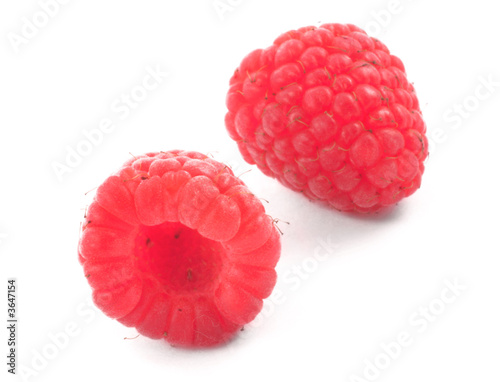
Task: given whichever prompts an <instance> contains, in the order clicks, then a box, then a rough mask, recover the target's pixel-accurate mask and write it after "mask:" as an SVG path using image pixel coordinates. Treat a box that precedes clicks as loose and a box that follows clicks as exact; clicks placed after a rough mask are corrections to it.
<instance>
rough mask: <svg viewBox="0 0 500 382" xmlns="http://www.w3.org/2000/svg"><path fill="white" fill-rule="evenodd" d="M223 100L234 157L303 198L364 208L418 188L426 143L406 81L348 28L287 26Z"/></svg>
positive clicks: (370, 42) (249, 62) (253, 56)
mask: <svg viewBox="0 0 500 382" xmlns="http://www.w3.org/2000/svg"><path fill="white" fill-rule="evenodd" d="M226 104H227V108H228V110H229V111H228V113H227V114H226V119H225V121H226V128H227V130H228V132H229V135H230V136H231V138H232V139H233V140H235V141H236V142H237V143H238V147H239V150H240V152H241V154H242V155H243V157H244V159H245V160H246V161H247V162H248V163H250V164H256V165H257V166H258V167H259V169H260V170H261V171H262V172H263V173H264V174H266V175H268V176H271V177H274V178H276V179H278V180H279V181H280V182H281V183H282V184H284V185H285V186H287V187H289V188H291V189H293V190H296V191H299V192H302V193H304V194H305V195H306V196H307V197H309V198H310V199H315V200H316V199H319V200H322V201H324V202H327V203H328V204H329V205H331V206H333V207H334V208H336V209H338V210H342V211H349V210H357V211H361V212H370V211H376V210H378V209H380V208H381V207H382V206H388V205H391V204H395V203H397V202H399V201H400V200H401V199H402V198H403V197H406V196H409V195H411V194H412V193H413V192H415V190H417V189H418V188H419V187H420V183H421V176H422V173H423V171H424V164H423V162H424V159H425V158H426V157H427V139H426V137H425V130H426V127H425V124H424V121H423V119H422V114H421V111H420V107H419V103H418V99H417V96H416V94H415V90H414V88H413V85H412V84H411V83H409V82H408V80H407V78H406V73H405V68H404V66H403V63H402V62H401V60H400V59H399V58H397V57H396V56H393V55H391V54H390V53H389V50H388V49H387V47H386V46H385V45H384V44H382V43H381V42H380V41H378V40H376V39H374V38H372V37H369V36H368V35H367V34H366V33H365V32H364V31H363V30H361V29H360V28H358V27H356V26H354V25H342V24H325V25H322V26H320V27H305V28H301V29H298V30H293V31H290V32H287V33H285V34H283V35H281V36H280V37H278V38H277V39H276V40H275V41H274V44H273V45H272V46H270V47H268V48H267V49H258V50H255V51H253V52H252V53H250V54H249V55H248V56H246V57H245V58H244V59H243V61H242V62H241V64H240V66H239V68H238V69H237V70H236V71H235V73H234V75H233V77H232V78H231V80H230V89H229V92H228V94H227V99H226Z"/></svg>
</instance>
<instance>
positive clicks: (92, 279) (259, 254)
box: [78, 150, 281, 347]
mask: <svg viewBox="0 0 500 382" xmlns="http://www.w3.org/2000/svg"><path fill="white" fill-rule="evenodd" d="M280 248H281V247H280V234H279V232H278V230H277V228H276V227H275V226H274V224H273V219H272V218H271V217H269V216H268V215H267V214H266V213H265V210H264V206H263V205H262V203H261V201H260V200H259V199H258V198H257V197H256V196H254V195H253V194H252V193H251V192H250V190H248V188H247V187H246V186H245V184H244V183H243V182H242V181H241V180H240V179H239V178H237V177H236V176H234V174H233V172H232V171H231V169H230V168H228V167H227V166H225V165H224V164H222V163H219V162H217V161H215V160H213V159H211V158H209V157H207V156H206V155H203V154H200V153H198V152H193V151H181V150H172V151H168V152H158V153H149V154H146V155H141V156H135V157H133V158H131V159H130V160H129V161H127V162H126V163H125V164H124V165H123V166H122V167H121V168H120V169H119V170H118V171H117V172H116V173H115V174H114V175H112V176H110V177H109V178H107V179H106V180H105V181H104V183H103V184H102V185H101V186H100V187H99V188H98V189H97V191H96V195H95V197H94V200H93V201H92V203H91V204H90V206H89V207H88V210H87V212H86V216H85V221H84V223H83V226H82V233H81V237H80V242H79V247H78V255H79V260H80V263H81V264H82V266H83V269H84V274H85V277H86V278H87V280H88V283H89V284H90V286H91V287H92V290H93V300H94V303H95V304H96V306H97V307H98V308H100V309H101V310H102V311H103V312H104V313H105V314H106V315H107V316H109V317H111V318H114V319H117V320H118V321H119V322H121V323H122V324H124V325H126V326H129V327H135V328H136V329H137V331H138V332H139V333H140V334H142V335H144V336H146V337H150V338H154V339H164V340H166V341H168V342H169V343H170V344H172V345H176V346H183V347H210V346H215V345H219V344H222V343H225V342H227V341H228V340H230V339H231V338H232V337H233V336H234V335H235V333H237V331H238V330H240V329H241V328H242V327H243V325H245V324H247V323H248V322H250V321H251V320H253V319H254V318H255V316H256V315H257V314H258V313H259V312H260V310H261V309H262V305H263V299H265V298H266V297H268V296H269V295H270V293H271V291H272V290H273V288H274V285H275V283H276V272H275V270H274V268H275V266H276V263H277V261H278V259H279V256H280Z"/></svg>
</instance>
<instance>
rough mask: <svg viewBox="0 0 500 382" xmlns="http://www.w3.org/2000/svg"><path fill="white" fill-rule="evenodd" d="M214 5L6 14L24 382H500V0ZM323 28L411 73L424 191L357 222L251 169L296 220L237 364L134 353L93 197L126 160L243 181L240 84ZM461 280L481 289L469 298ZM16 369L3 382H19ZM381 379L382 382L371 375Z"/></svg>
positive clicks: (3, 119)
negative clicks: (209, 163)
mask: <svg viewBox="0 0 500 382" xmlns="http://www.w3.org/2000/svg"><path fill="white" fill-rule="evenodd" d="M47 1H48V0H43V1H42V3H46V2H47ZM213 3H214V2H213V0H203V1H202V0H198V1H181V0H174V1H161V0H144V1H123V0H108V1H97V0H86V1H77V0H74V1H68V2H67V4H64V5H60V6H59V9H58V10H57V12H55V11H54V12H53V13H54V14H53V16H50V17H48V18H47V20H44V16H43V15H40V14H39V13H38V12H40V11H41V9H42V8H41V6H40V2H38V1H32V0H30V1H16V2H10V1H9V2H7V1H3V2H2V3H1V5H0V26H1V32H2V33H3V39H2V40H1V43H0V129H1V130H0V131H1V133H0V134H1V136H0V164H1V172H0V174H1V177H2V186H1V188H0V193H1V194H0V195H1V198H0V234H1V236H0V240H1V243H0V276H1V277H0V285H3V286H2V288H5V290H6V284H7V278H8V277H15V278H17V283H18V304H19V308H18V317H19V320H20V321H19V327H18V336H19V339H20V342H19V347H18V353H19V357H18V371H20V368H21V365H22V366H23V367H24V370H25V371H28V372H31V373H32V374H31V375H28V376H27V377H25V378H24V380H30V381H31V380H32V381H66V380H76V381H86V380H90V379H93V380H103V381H104V380H117V381H119V380H126V381H129V380H130V381H138V380H151V381H155V380H169V381H174V380H175V381H195V380H217V381H233V380H243V381H254V380H264V381H271V380H279V381H301V380H318V381H332V382H333V381H335V382H336V381H346V382H347V381H363V380H365V381H368V380H380V381H386V382H390V381H405V382H412V381H443V380H444V381H473V380H474V381H480V380H481V381H482V380H488V381H494V380H496V381H498V380H499V378H500V371H499V370H498V359H499V358H500V348H499V346H498V343H499V341H500V329H499V328H500V326H499V322H500V308H499V297H498V292H499V291H500V278H499V277H498V271H499V265H500V262H499V260H498V256H499V254H500V251H499V244H498V228H499V226H498V216H499V212H500V211H499V188H498V186H499V182H498V168H499V167H498V165H499V160H498V144H499V142H500V133H499V131H500V122H499V119H498V110H499V108H498V106H499V101H500V94H499V93H500V83H499V82H500V69H499V67H500V66H499V64H500V62H499V61H500V54H499V49H498V37H499V36H500V26H499V23H498V16H497V15H498V14H497V12H496V11H495V10H494V9H489V6H490V4H492V3H491V2H488V1H486V0H484V1H483V0H476V1H473V2H456V1H441V2H439V3H438V2H436V1H431V0H413V1H410V0H400V1H392V2H389V1H378V0H377V1H332V0H328V1H326V0H323V1H314V0H308V1H290V0H280V1H269V0H240V1H237V0H221V1H220V2H219V4H227V5H228V8H227V9H230V10H226V11H225V12H224V11H223V9H221V10H219V13H218V12H217V10H216V9H215V8H214V6H213ZM231 4H232V5H231ZM464 4H467V5H464ZM42 12H43V11H42ZM221 12H222V13H221ZM34 17H35V18H37V20H36V21H37V23H38V24H39V25H40V23H42V24H43V23H44V21H47V22H46V26H41V27H40V28H37V29H38V32H35V35H33V36H31V37H30V38H27V39H26V40H23V42H22V43H20V45H19V46H17V48H18V49H17V50H18V51H16V44H13V43H12V39H13V38H14V37H13V34H16V35H19V36H23V35H22V33H23V26H24V25H25V23H26V20H25V19H24V18H26V19H27V20H33V18H34ZM325 22H344V23H353V24H357V25H359V26H361V27H363V28H366V29H367V30H368V31H369V32H370V33H371V34H372V35H376V36H377V37H379V38H380V39H381V40H382V41H383V42H384V43H385V44H386V45H387V46H388V47H389V49H390V50H391V52H392V53H394V54H395V55H397V56H399V57H400V58H401V59H402V60H403V62H404V63H405V65H406V69H407V73H408V77H409V79H410V81H412V82H414V84H415V87H416V89H417V94H418V95H419V98H420V102H421V106H422V110H423V113H424V118H425V120H426V122H427V125H428V133H429V138H430V139H431V140H432V141H433V142H434V144H433V146H432V148H431V154H430V157H429V159H428V161H427V169H426V172H425V174H424V177H423V183H422V187H421V189H420V190H419V191H417V193H416V194H414V195H413V196H412V197H411V198H408V199H406V200H404V201H403V202H401V203H400V204H399V205H398V206H397V207H396V208H395V209H394V210H393V211H392V212H391V213H388V214H382V215H379V216H376V217H368V218H366V217H353V216H350V215H346V214H341V213H338V212H336V211H330V210H325V209H323V208H322V207H319V206H317V205H314V204H311V203H310V202H309V201H307V200H306V199H304V198H303V197H302V196H301V195H298V194H295V193H293V192H291V191H288V190H287V189H284V188H283V187H282V186H280V185H279V184H278V183H277V182H275V181H273V180H272V179H270V178H266V177H265V176H263V175H262V174H260V173H259V171H258V170H257V169H255V168H254V169H253V170H252V171H251V172H249V173H247V174H245V175H243V177H242V179H243V180H244V181H245V182H246V183H247V184H248V186H249V187H250V188H251V190H252V191H253V192H254V193H256V194H257V195H258V196H259V197H262V198H264V199H266V200H268V201H269V203H268V204H266V208H267V210H268V213H269V214H270V215H272V216H273V217H276V218H280V219H282V220H284V221H287V222H289V223H290V224H289V225H287V224H285V223H279V226H280V228H281V229H282V231H283V233H284V235H283V237H282V243H283V251H282V258H281V261H280V263H279V265H278V268H277V270H278V275H279V281H278V284H277V286H276V293H275V295H274V296H275V298H274V302H272V301H271V300H269V301H267V302H266V305H265V310H264V311H263V313H262V314H261V316H259V318H258V320H257V321H255V322H254V323H253V324H252V325H249V326H248V327H247V328H246V330H245V331H244V332H242V333H241V335H240V336H239V337H238V338H237V339H236V340H235V341H233V342H231V343H230V344H229V345H228V346H225V347H222V348H217V349H212V350H201V351H187V350H180V349H176V348H172V347H170V346H169V345H168V344H166V343H164V342H161V341H153V340H149V339H147V338H144V337H139V338H137V339H134V340H124V337H134V336H135V335H136V332H135V330H134V329H130V328H126V327H124V326H122V325H120V324H119V323H117V322H115V321H113V320H111V319H108V318H107V317H105V316H104V315H103V314H101V313H100V312H99V311H97V310H96V309H95V308H93V306H92V304H91V303H90V302H89V300H88V298H89V296H90V288H89V287H88V285H87V283H86V280H85V278H84V277H83V273H82V269H81V267H80V265H79V264H78V261H77V257H76V246H77V241H78V235H79V223H80V221H81V218H82V216H83V213H84V207H85V205H87V204H89V203H90V201H91V198H92V195H93V193H92V192H90V193H89V194H88V195H87V196H85V193H86V192H87V191H90V190H92V189H93V188H94V187H97V186H98V185H99V184H100V183H101V182H102V181H103V180H104V179H105V178H106V177H107V176H108V175H109V174H110V173H112V172H113V171H114V170H116V169H117V168H118V167H119V166H120V165H121V163H122V162H124V161H125V160H127V159H128V158H129V157H130V154H129V153H132V154H141V153H144V152H149V151H157V150H170V149H175V148H181V149H190V150H198V151H201V152H204V153H211V154H212V155H214V157H215V158H216V159H219V160H222V161H226V162H228V163H230V164H231V165H232V166H233V167H234V168H235V172H236V173H237V174H240V173H243V172H244V171H245V170H246V169H248V168H250V166H248V165H246V164H245V163H243V162H242V160H241V159H240V156H239V153H238V151H237V149H236V145H235V144H234V142H232V141H231V140H230V139H229V137H228V136H227V134H226V132H225V128H224V122H223V118H224V114H225V112H226V109H225V94H226V91H227V87H228V86H227V84H228V80H229V78H230V76H231V75H232V73H233V71H234V69H235V68H236V67H237V65H238V64H239V62H240V61H241V59H242V58H243V57H244V55H245V54H247V53H248V52H250V51H251V50H253V49H255V48H259V47H260V48H263V47H267V46H268V45H270V44H271V43H272V41H273V40H274V38H275V37H277V36H278V35H279V34H281V33H282V32H285V31H287V30H289V29H294V28H298V27H301V26H307V25H319V24H320V23H325ZM24 29H26V27H24ZM24 32H26V30H24ZM31 32H32V33H33V31H31ZM148 67H150V68H156V67H159V68H160V69H161V70H162V71H164V72H168V76H166V77H165V78H164V79H163V80H162V82H161V83H160V84H159V85H158V87H157V89H155V90H151V91H149V92H147V94H146V95H145V99H144V101H142V102H141V103H140V104H139V105H137V107H136V108H135V109H134V110H132V112H131V113H130V115H128V116H127V117H126V118H125V117H124V114H125V112H124V111H123V112H122V113H117V112H116V111H113V109H112V105H114V104H115V103H116V102H117V100H119V99H120V95H121V94H122V93H123V94H127V93H130V91H131V90H132V89H133V88H134V87H135V86H137V85H141V83H142V80H143V78H144V76H145V75H146V74H147V68H148ZM488 81H489V82H490V83H491V84H490V86H489V87H490V88H489V89H488V88H487V87H485V86H484V85H483V83H484V82H488ZM118 102H119V101H118ZM115 105H116V104H115ZM460 108H461V109H463V110H464V111H463V112H462V114H460V112H459V111H458V110H459V109H460ZM107 118H109V119H111V120H112V121H113V123H114V124H115V129H114V130H113V131H112V132H109V133H106V134H104V135H103V139H102V142H100V143H99V144H98V145H95V146H93V149H92V152H91V153H90V154H89V155H87V156H85V157H84V158H83V159H82V160H81V163H79V164H77V165H75V166H74V167H73V168H71V171H69V172H66V173H65V174H63V175H62V177H61V179H58V176H57V175H56V172H55V171H54V169H53V166H54V163H55V162H58V163H61V164H65V161H66V156H67V155H68V150H70V149H71V148H73V149H74V148H75V147H77V145H78V144H80V142H82V141H83V140H85V136H84V131H90V130H92V129H96V128H98V127H99V123H100V122H101V121H102V120H103V119H107ZM73 164H74V163H73ZM315 255H316V257H315ZM446 280H448V282H451V283H454V282H457V283H459V284H460V285H462V286H465V287H466V290H464V291H458V292H457V293H456V294H457V295H455V296H454V297H455V298H453V300H454V301H453V302H450V301H449V299H450V298H451V297H452V296H453V294H452V293H449V292H447V291H446V288H447V287H446V283H447V281H446ZM442 293H445V296H446V297H448V298H446V300H447V301H448V303H446V304H445V303H443V302H440V301H438V300H439V299H440V298H441V294H442ZM0 295H1V296H5V295H6V292H2V293H0ZM2 298H3V300H4V301H2V302H0V306H1V310H2V313H1V314H0V317H4V316H5V314H6V309H7V306H6V298H5V297H2ZM436 299H437V300H436ZM429 305H431V311H434V312H436V311H439V313H440V314H435V315H433V316H432V317H430V318H428V319H423V318H422V316H420V314H421V313H419V312H420V311H419V307H428V306H429ZM415 320H420V321H415ZM3 325H4V324H2V326H3ZM65 331H66V332H67V333H68V332H69V333H70V334H71V335H72V336H71V337H68V334H63V333H64V332H65ZM401 332H406V333H407V334H408V336H409V340H408V341H407V342H406V345H408V346H405V347H403V348H402V350H401V351H400V352H399V354H393V359H390V360H389V363H387V360H388V356H384V355H383V354H385V352H386V351H384V350H383V347H382V345H381V344H382V343H385V344H389V343H391V342H394V341H397V339H398V336H399V334H400V333H401ZM3 333H4V334H2V335H1V336H0V339H2V340H0V347H1V348H2V352H1V353H0V354H2V359H5V358H4V351H5V352H6V351H7V344H6V342H7V341H6V339H7V331H5V330H4V331H3ZM4 339H5V340H4ZM408 342H411V343H410V344H408ZM48 358H50V359H48ZM1 363H2V366H0V369H1V370H0V373H1V377H0V379H2V381H3V380H7V379H6V378H4V377H6V376H7V377H9V378H10V379H9V380H22V379H21V377H20V376H16V377H11V376H10V375H8V374H7V372H6V369H7V366H6V365H5V364H4V363H5V362H4V361H2V362H1ZM367 363H375V364H378V365H379V366H380V367H383V368H385V369H384V370H381V371H380V370H379V371H378V372H377V371H374V370H372V371H371V374H370V375H368V377H369V378H368V379H367V378H366V377H367V375H365V373H368V369H367V368H368V366H366V365H367ZM375 367H378V366H375ZM355 376H357V377H359V378H358V379H356V377H355Z"/></svg>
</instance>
